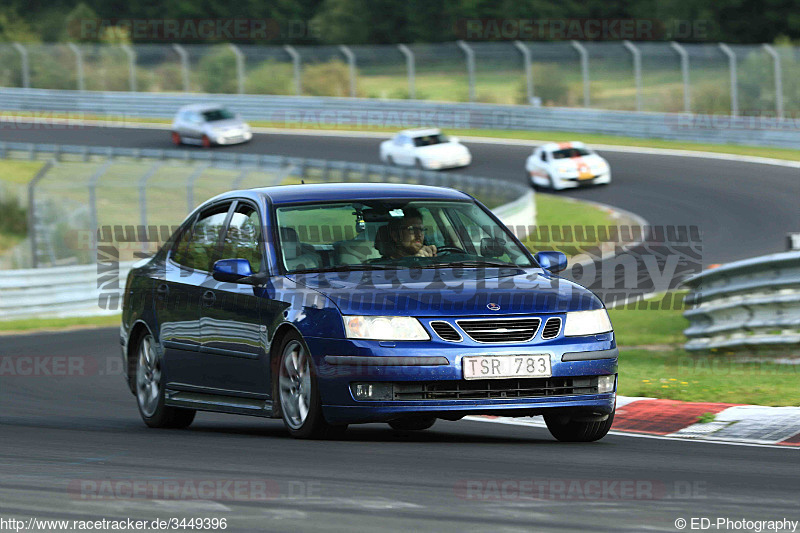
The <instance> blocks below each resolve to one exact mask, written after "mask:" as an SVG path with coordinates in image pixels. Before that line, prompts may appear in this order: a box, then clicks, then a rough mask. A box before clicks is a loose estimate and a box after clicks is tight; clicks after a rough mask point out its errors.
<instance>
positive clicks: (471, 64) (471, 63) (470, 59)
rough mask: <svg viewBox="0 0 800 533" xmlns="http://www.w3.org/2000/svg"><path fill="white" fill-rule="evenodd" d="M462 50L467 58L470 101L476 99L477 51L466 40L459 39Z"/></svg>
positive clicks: (458, 43) (458, 42)
mask: <svg viewBox="0 0 800 533" xmlns="http://www.w3.org/2000/svg"><path fill="white" fill-rule="evenodd" d="M456 44H457V45H458V47H459V48H461V50H463V51H464V56H465V58H466V60H467V79H468V80H469V101H470V102H474V101H475V52H473V51H472V48H470V46H469V45H468V44H467V43H465V42H464V41H457V42H456Z"/></svg>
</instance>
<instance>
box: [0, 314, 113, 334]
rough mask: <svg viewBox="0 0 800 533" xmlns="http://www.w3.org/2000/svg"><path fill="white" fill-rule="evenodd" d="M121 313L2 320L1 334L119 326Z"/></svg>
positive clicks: (0, 324) (0, 325)
mask: <svg viewBox="0 0 800 533" xmlns="http://www.w3.org/2000/svg"><path fill="white" fill-rule="evenodd" d="M119 321H120V315H103V316H84V317H71V318H24V319H19V320H2V321H0V334H3V333H25V332H31V333H32V332H36V331H47V330H53V331H63V330H67V329H74V328H82V327H91V328H102V327H112V326H119Z"/></svg>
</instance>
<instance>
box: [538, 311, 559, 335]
mask: <svg viewBox="0 0 800 533" xmlns="http://www.w3.org/2000/svg"><path fill="white" fill-rule="evenodd" d="M559 331H561V319H560V318H559V317H557V316H553V317H550V318H548V319H547V321H546V322H545V323H544V328H543V329H542V339H544V340H548V339H555V338H556V337H558V332H559Z"/></svg>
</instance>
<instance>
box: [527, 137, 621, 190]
mask: <svg viewBox="0 0 800 533" xmlns="http://www.w3.org/2000/svg"><path fill="white" fill-rule="evenodd" d="M525 170H526V172H527V175H528V176H529V178H530V180H531V184H532V185H533V186H534V187H547V188H550V189H553V190H557V191H558V190H561V189H568V188H571V187H582V186H585V185H605V184H608V183H611V167H609V166H608V161H606V160H605V159H603V158H602V157H600V156H599V155H597V153H596V152H595V151H594V150H592V149H591V148H588V147H587V146H586V145H585V144H583V143H582V142H570V143H547V144H545V145H542V146H539V147H538V148H536V149H535V150H534V151H533V154H531V155H530V156H528V160H527V161H526V162H525Z"/></svg>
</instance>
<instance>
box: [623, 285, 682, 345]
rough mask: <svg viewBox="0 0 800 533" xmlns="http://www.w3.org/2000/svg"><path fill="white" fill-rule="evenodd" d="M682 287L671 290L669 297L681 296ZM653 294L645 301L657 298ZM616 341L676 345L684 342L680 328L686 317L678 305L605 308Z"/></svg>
mask: <svg viewBox="0 0 800 533" xmlns="http://www.w3.org/2000/svg"><path fill="white" fill-rule="evenodd" d="M684 294H685V291H679V292H674V293H672V301H675V300H676V299H677V300H678V301H682V300H683V295H684ZM661 298H662V297H661V296H657V297H654V298H651V299H650V300H648V301H659V300H660V299H661ZM608 314H609V316H610V317H611V323H612V324H613V325H614V333H615V335H616V338H617V343H618V344H619V345H620V346H621V347H622V348H625V347H626V346H646V345H660V346H663V345H670V346H674V347H675V348H677V347H678V346H679V345H680V344H681V343H683V342H684V340H685V338H684V336H683V330H685V329H686V328H688V327H689V321H688V320H686V319H685V318H684V317H683V310H682V309H647V310H641V309H623V308H618V309H610V310H609V311H608Z"/></svg>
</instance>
